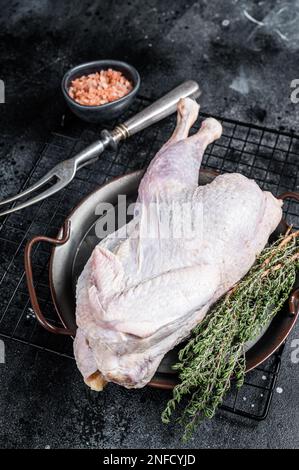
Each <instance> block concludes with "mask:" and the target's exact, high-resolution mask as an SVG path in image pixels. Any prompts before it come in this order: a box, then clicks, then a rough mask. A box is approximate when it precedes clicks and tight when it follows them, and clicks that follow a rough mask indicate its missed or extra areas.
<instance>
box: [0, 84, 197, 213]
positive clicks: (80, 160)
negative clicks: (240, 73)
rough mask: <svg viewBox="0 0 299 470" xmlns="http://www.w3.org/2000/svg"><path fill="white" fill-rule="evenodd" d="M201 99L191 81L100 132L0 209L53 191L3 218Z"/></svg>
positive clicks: (23, 203) (16, 207)
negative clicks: (181, 105) (183, 102)
mask: <svg viewBox="0 0 299 470" xmlns="http://www.w3.org/2000/svg"><path fill="white" fill-rule="evenodd" d="M199 95H200V89H199V86H198V84H197V83H196V82H194V81H192V80H189V81H187V82H184V83H182V84H181V85H179V86H178V87H177V88H174V89H173V90H172V91H170V92H169V93H167V95H165V96H164V97H162V98H160V99H159V100H158V101H156V102H155V103H153V104H152V105H150V106H148V107H147V108H145V109H144V110H143V111H141V112H140V113H138V114H136V115H135V116H134V117H132V118H130V119H129V120H128V121H126V122H125V123H123V124H120V125H118V126H116V128H115V129H113V130H112V131H108V130H103V131H102V132H101V139H100V140H98V141H96V142H94V143H93V144H91V145H90V146H89V147H87V148H86V149H84V150H82V151H81V152H80V153H78V154H77V155H75V156H74V157H72V158H70V159H68V160H64V161H63V162H61V163H59V164H58V165H56V166H55V167H54V168H53V169H52V170H51V171H49V172H48V173H47V174H46V175H45V176H44V177H43V178H41V179H40V180H39V181H38V182H37V183H35V184H34V185H33V186H31V187H30V188H28V189H25V191H23V192H21V193H20V194H17V195H16V196H13V197H10V198H8V199H6V200H5V201H1V202H0V206H2V205H4V204H10V203H14V202H16V201H18V200H19V199H22V198H24V197H26V196H29V195H31V194H33V193H35V192H36V191H38V190H42V189H43V187H44V186H45V185H46V184H47V185H48V184H49V183H52V182H53V183H54V184H53V185H52V186H51V187H50V188H48V189H45V190H44V191H42V192H40V193H38V194H36V195H35V196H34V195H33V197H32V198H31V199H28V200H26V201H24V202H21V203H20V204H17V205H13V207H10V208H9V209H7V210H4V211H3V212H1V213H0V216H3V215H6V214H10V213H11V212H15V211H17V210H19V209H24V208H25V207H28V206H31V205H32V204H35V203H36V202H40V201H42V200H43V199H46V198H48V197H49V196H52V195H53V194H55V193H57V192H58V191H60V190H61V189H62V188H64V187H65V186H67V185H68V184H69V183H70V182H71V181H72V180H73V178H74V177H75V175H76V172H77V171H78V170H80V169H81V168H83V166H85V165H89V164H90V163H93V162H95V161H96V160H97V159H98V158H99V156H100V155H101V154H102V152H103V151H104V150H105V149H106V148H108V147H110V148H113V149H116V148H117V145H118V143H119V142H120V141H121V140H125V139H127V138H128V137H129V136H131V135H134V134H136V133H137V132H139V131H141V130H143V129H145V128H147V127H149V126H151V125H152V124H154V123H156V122H158V121H160V120H161V119H163V118H165V117H166V116H169V115H170V114H172V113H173V112H174V111H175V110H176V107H177V103H178V101H179V100H180V99H181V98H186V97H187V96H189V97H191V98H197V97H198V96H199Z"/></svg>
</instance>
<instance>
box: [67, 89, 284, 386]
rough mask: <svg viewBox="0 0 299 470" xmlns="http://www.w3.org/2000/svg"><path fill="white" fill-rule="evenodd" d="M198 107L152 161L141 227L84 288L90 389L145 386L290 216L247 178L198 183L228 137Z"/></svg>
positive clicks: (117, 243) (106, 250) (83, 349)
mask: <svg viewBox="0 0 299 470" xmlns="http://www.w3.org/2000/svg"><path fill="white" fill-rule="evenodd" d="M198 110H199V106H198V104H197V103H196V102H195V101H193V100H191V99H189V98H186V99H184V100H181V101H180V103H179V105H178V116H177V126H176V129H175V131H174V133H173V135H172V137H171V138H170V140H169V141H168V142H167V143H166V144H165V145H164V146H163V147H162V149H161V150H160V151H159V152H158V154H157V155H156V156H155V158H154V159H153V160H152V162H151V164H150V165H149V168H148V170H147V172H146V173H145V175H144V177H143V179H142V181H141V183H140V186H139V193H138V201H137V204H136V207H135V216H134V218H133V220H132V221H131V222H130V223H129V224H127V225H126V226H124V227H122V228H121V229H120V230H119V231H118V232H116V233H115V234H113V236H108V237H106V238H105V239H104V240H102V241H101V242H100V243H99V244H98V246H97V247H96V248H95V249H94V251H93V253H92V255H91V257H90V259H89V261H88V262H87V264H86V266H85V268H84V270H83V272H82V274H81V276H80V278H79V281H78V284H77V307H76V318H77V325H78V330H77V335H76V338H75V343H74V351H75V357H76V361H77V365H78V368H79V370H80V371H81V373H82V375H83V377H84V380H85V382H86V383H87V384H88V385H89V386H90V387H91V388H93V389H95V390H100V389H101V388H102V386H103V384H104V383H105V382H109V381H111V382H115V383H118V384H120V385H123V386H125V387H127V388H132V387H136V388H138V387H143V386H144V385H146V384H147V383H148V382H149V381H150V380H151V378H152V377H153V375H154V374H155V371H156V370H157V368H158V366H159V364H160V362H161V360H162V358H163V356H164V355H165V354H166V353H167V352H168V351H169V350H171V349H172V348H173V347H174V346H175V345H177V344H178V343H179V342H181V341H182V340H183V339H184V338H186V337H187V336H188V335H189V334H190V331H191V330H192V328H194V327H195V325H196V324H197V323H198V322H200V321H201V320H202V319H203V318H204V316H205V314H206V313H207V311H208V309H209V308H210V306H211V305H212V304H213V303H214V302H215V301H216V300H217V299H218V298H219V297H220V296H222V295H223V294H224V293H225V292H227V291H228V290H229V289H230V288H231V287H232V286H233V285H234V284H235V283H236V282H238V281H239V280H240V279H241V278H242V277H243V276H244V275H245V274H246V272H247V271H248V270H249V269H250V267H251V266H252V264H253V263H254V261H255V258H256V256H257V255H258V254H259V253H260V252H261V250H262V249H263V248H264V246H265V245H266V243H267V240H268V238H269V235H270V234H271V232H273V230H274V229H275V228H276V226H277V225H278V224H279V222H280V220H281V217H282V210H281V202H280V201H279V200H277V199H275V198H274V197H273V196H272V194H271V193H269V192H265V191H262V190H261V189H260V188H259V187H258V185H257V184H256V183H255V182H254V181H253V180H250V179H248V178H246V177H244V176H242V175H240V174H237V173H231V174H224V175H220V176H218V177H216V178H215V179H214V180H213V182H211V183H210V184H208V185H205V186H198V173H199V169H200V165H201V162H202V157H203V154H204V151H205V149H206V147H207V146H208V145H209V144H210V143H212V142H213V141H214V140H216V139H218V138H219V137H220V136H221V132H222V128H221V125H220V123H219V122H218V121H216V120H215V119H212V118H209V119H206V120H205V121H204V122H203V123H202V126H201V128H200V130H199V131H198V132H197V133H196V134H194V135H192V136H190V137H188V133H189V130H190V128H191V127H192V125H193V124H194V122H195V120H196V119H197V116H198Z"/></svg>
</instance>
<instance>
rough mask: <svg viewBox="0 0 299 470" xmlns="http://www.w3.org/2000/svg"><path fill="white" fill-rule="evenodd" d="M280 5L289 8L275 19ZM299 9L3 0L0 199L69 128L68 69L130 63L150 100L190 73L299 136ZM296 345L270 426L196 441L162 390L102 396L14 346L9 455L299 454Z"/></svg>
mask: <svg viewBox="0 0 299 470" xmlns="http://www.w3.org/2000/svg"><path fill="white" fill-rule="evenodd" d="M282 4H283V5H284V6H285V5H287V6H288V5H289V7H288V9H286V10H285V11H284V12H283V13H280V14H278V13H279V12H280V9H281V7H282ZM297 4H298V2H286V1H284V2H279V1H273V0H272V1H269V2H250V4H249V2H246V1H242V0H241V1H234V0H231V1H227V2H220V1H216V0H212V1H201V2H194V1H187V2H185V1H177V2H172V1H165V0H164V1H159V2H158V1H157V0H152V1H143V2H137V1H128V2H122V1H113V2H110V1H108V0H103V1H97V0H95V1H92V2H91V1H90V2H82V1H78V0H73V1H72V2H71V1H68V0H67V1H65V2H59V1H44V2H40V1H38V0H35V1H34V0H30V1H27V2H17V1H15V2H5V1H3V0H2V1H1V2H0V7H1V13H2V15H1V18H0V64H1V71H0V79H2V80H4V82H5V88H6V97H5V98H6V99H5V101H6V102H5V104H0V129H1V131H0V134H1V137H0V178H1V186H0V198H1V199H2V198H3V197H5V196H6V195H7V194H10V193H14V192H15V191H16V188H17V189H18V188H19V187H20V182H22V181H24V179H25V177H26V175H27V174H28V172H29V170H30V168H31V167H32V165H33V164H34V161H35V159H36V158H37V155H38V154H39V152H40V150H41V148H42V146H43V143H44V142H45V141H46V140H47V137H48V135H49V132H50V131H51V130H52V129H53V127H56V126H57V122H58V121H59V120H60V119H61V116H62V114H63V113H64V110H65V104H64V102H63V99H62V97H61V93H60V80H61V78H62V75H63V73H64V72H65V71H66V70H67V69H68V68H69V67H70V66H72V65H75V64H77V63H80V62H83V61H87V60H93V59H102V58H113V59H123V60H126V61H128V62H131V63H132V64H133V65H135V66H136V67H137V69H138V70H139V72H140V74H141V77H142V87H141V93H142V94H143V95H146V96H149V97H154V96H158V95H161V94H162V93H163V92H165V91H167V90H168V89H170V88H171V87H172V86H174V85H176V84H178V83H179V82H181V81H183V80H184V79H188V78H194V79H196V80H197V81H198V82H199V83H200V84H201V86H202V89H203V95H202V98H201V100H200V101H201V104H202V110H203V111H205V112H208V113H212V114H216V115H221V116H226V117H233V118H235V119H240V120H243V121H248V122H254V123H259V124H262V125H267V126H270V127H274V128H277V129H278V128H280V127H281V128H284V129H286V130H291V129H294V130H296V131H297V132H298V131H299V125H298V113H299V104H298V105H296V104H293V103H292V102H291V100H290V92H291V89H290V83H291V81H292V80H293V79H295V78H297V77H296V75H297V57H298V48H299V39H298V38H297V35H296V34H295V31H294V26H293V23H292V21H291V20H292V19H294V18H295V19H296V16H295V15H296V14H297V10H298V8H297ZM291 6H292V9H291V10H290V8H291ZM295 7H296V8H295ZM245 12H247V13H249V15H251V17H252V18H254V19H256V20H258V21H260V22H262V23H263V26H258V25H257V24H255V23H253V22H252V20H250V19H248V15H247V16H246V13H245ZM287 14H288V15H289V16H287ZM49 158H50V157H49ZM49 163H50V162H49ZM99 180H100V175H99ZM11 314H12V315H13V312H11ZM298 337H299V329H298V326H297V328H296V329H295V330H294V332H293V333H292V335H291V338H290V340H289V341H288V343H287V347H286V350H285V353H284V356H283V365H282V371H281V374H280V376H279V381H278V384H277V386H278V387H280V388H281V389H282V393H278V392H277V391H275V393H274V398H273V403H272V406H271V410H270V414H269V417H268V419H267V420H266V421H264V422H261V423H253V422H249V421H247V420H245V419H241V418H236V417H233V416H230V415H227V414H224V413H219V414H218V415H217V417H216V418H215V419H213V420H212V421H209V422H205V423H203V424H202V425H201V426H200V428H199V429H198V431H197V432H196V433H195V435H194V437H193V439H192V440H191V441H190V442H189V444H188V445H187V446H184V445H183V444H182V443H181V442H180V429H179V428H178V427H177V425H171V426H169V427H166V426H163V425H162V424H161V422H160V412H161V411H162V409H163V404H164V403H165V401H166V399H167V397H168V396H169V394H168V393H167V392H161V391H157V390H151V389H143V390H140V391H130V392H129V391H126V390H124V389H121V388H120V387H117V386H114V385H110V386H109V387H108V389H107V390H106V392H105V393H104V394H101V395H95V394H92V393H90V392H88V391H87V390H86V388H85V386H84V385H83V384H82V380H81V378H80V376H79V373H78V372H77V370H76V367H75V364H74V362H73V361H72V360H70V359H67V358H62V357H60V356H57V355H55V354H52V353H47V352H43V351H40V350H37V349H36V348H32V347H30V346H27V345H25V344H24V345H22V344H19V343H16V342H15V341H13V340H5V348H6V363H5V365H3V364H0V447H1V448H7V447H25V448H28V447H36V448H45V447H51V448H55V447H74V448H77V447H86V448H103V447H104V448H111V447H121V448H133V447H145V448H146V447H152V448H162V447H163V448H175V447H191V448H192V447H195V448H196V447H199V448H218V447H220V448H244V447H245V448H246V447H252V448H288V447H291V448H298V445H299V438H298V436H299V394H298V390H299V382H298V377H299V375H298V367H299V365H298V364H296V363H295V362H294V361H293V362H292V360H291V352H292V351H293V349H294V343H292V340H294V339H296V338H298ZM292 346H293V347H292ZM280 391H281V390H280V389H279V392H280Z"/></svg>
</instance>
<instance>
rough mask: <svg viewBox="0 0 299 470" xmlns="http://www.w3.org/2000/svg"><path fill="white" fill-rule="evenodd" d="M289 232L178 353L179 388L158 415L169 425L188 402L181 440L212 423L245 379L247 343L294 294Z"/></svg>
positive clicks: (296, 250) (297, 262)
mask: <svg viewBox="0 0 299 470" xmlns="http://www.w3.org/2000/svg"><path fill="white" fill-rule="evenodd" d="M290 230H291V229H289V230H288V232H287V233H286V234H285V235H284V236H282V237H280V238H279V239H278V240H277V241H276V242H275V243H273V244H272V245H270V246H269V247H267V248H265V249H264V250H263V251H262V253H261V254H260V256H259V257H258V258H257V260H256V262H255V264H254V265H253V267H252V268H251V269H250V271H249V272H248V273H247V275H246V276H245V277H244V278H243V279H242V280H241V281H240V282H239V283H238V284H237V285H236V286H234V287H233V288H232V289H231V290H230V291H229V292H228V293H227V294H226V295H225V296H224V297H222V298H221V299H220V300H219V301H218V302H217V303H216V304H215V305H214V306H213V307H212V309H211V310H210V311H209V313H208V314H207V315H206V317H205V319H204V320H203V321H202V322H201V323H200V324H199V325H197V326H196V328H195V329H194V330H193V332H192V336H191V339H190V341H189V342H188V344H187V345H186V346H185V347H184V348H183V349H181V351H180V352H179V362H178V364H176V365H175V366H174V369H175V370H177V371H178V372H179V379H180V383H179V384H178V385H177V386H176V387H175V388H174V390H173V398H172V399H171V400H170V401H169V402H168V404H167V407H166V409H165V410H164V412H163V414H162V421H163V422H164V423H169V421H170V418H171V415H172V413H173V412H174V411H175V409H176V406H177V405H178V404H179V403H180V402H181V401H182V399H183V398H184V399H187V404H186V406H185V408H184V411H183V412H182V415H181V417H180V418H179V419H178V420H179V421H180V422H181V423H182V424H183V425H184V426H185V432H184V435H183V439H184V440H188V438H189V437H190V436H191V435H192V433H193V430H194V428H195V427H196V426H197V424H199V423H200V422H201V421H202V420H203V419H204V418H212V417H213V416H214V414H215V411H216V409H217V407H218V406H219V405H220V404H221V403H222V400H223V397H224V395H225V393H226V392H227V391H228V389H229V388H230V383H231V379H232V378H234V379H235V380H236V384H237V386H238V387H240V386H241V385H242V384H243V382H244V376H245V368H246V364H245V352H244V347H245V344H246V343H247V342H248V341H250V340H252V339H254V338H256V337H257V335H258V334H259V333H260V332H261V330H262V329H263V328H264V327H265V326H266V325H268V324H269V322H270V321H271V320H272V318H273V317H274V316H275V315H276V313H277V312H279V310H280V309H281V308H282V306H283V305H284V303H285V302H286V300H287V299H288V296H289V294H290V292H291V290H292V287H293V285H294V282H295V278H296V270H297V268H298V266H299V242H298V239H299V231H298V232H293V233H290Z"/></svg>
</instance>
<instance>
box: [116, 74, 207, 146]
mask: <svg viewBox="0 0 299 470" xmlns="http://www.w3.org/2000/svg"><path fill="white" fill-rule="evenodd" d="M200 94H201V90H200V88H199V85H198V83H197V82H195V81H194V80H188V81H186V82H183V83H182V84H181V85H179V86H177V87H176V88H174V89H173V90H171V91H170V92H169V93H167V94H166V95H165V96H163V97H162V98H160V99H159V100H157V101H155V102H154V103H153V104H151V105H150V106H148V107H147V108H145V109H143V110H142V111H140V113H138V114H136V115H135V116H133V117H132V118H130V119H128V120H127V121H125V122H124V123H123V124H120V125H119V126H117V127H116V129H115V130H114V131H113V133H115V132H116V133H117V132H118V133H119V134H120V138H122V139H126V138H127V137H129V136H131V135H134V134H136V133H137V132H139V131H142V130H143V129H146V128H147V127H149V126H151V125H152V124H155V123H156V122H158V121H161V120H162V119H164V118H165V117H167V116H169V115H170V114H172V113H174V112H175V111H176V109H177V104H178V102H179V101H180V99H182V98H187V97H190V98H197V97H198V96H200Z"/></svg>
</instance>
